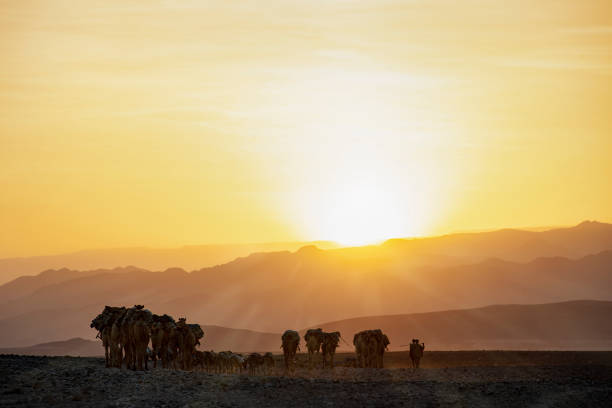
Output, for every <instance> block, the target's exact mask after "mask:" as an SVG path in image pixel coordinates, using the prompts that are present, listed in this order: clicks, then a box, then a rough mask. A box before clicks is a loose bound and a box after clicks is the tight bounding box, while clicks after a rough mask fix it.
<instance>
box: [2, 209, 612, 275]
mask: <svg viewBox="0 0 612 408" xmlns="http://www.w3.org/2000/svg"><path fill="white" fill-rule="evenodd" d="M588 222H594V223H604V224H609V223H612V222H603V221H601V220H594V219H593V220H592V219H589V220H582V221H580V222H578V223H576V224H568V225H547V226H503V227H498V228H485V229H465V230H457V231H448V232H441V233H439V234H431V235H416V236H397V237H387V238H384V239H382V240H378V241H372V242H364V243H362V244H356V245H342V244H341V243H339V242H336V241H331V240H325V239H315V240H309V241H269V242H208V243H185V244H178V245H177V246H146V245H134V246H118V247H94V248H86V247H83V248H77V249H74V250H71V251H67V252H55V253H41V254H31V255H21V256H14V257H12V256H9V257H0V259H18V258H30V257H47V256H55V255H70V254H78V253H85V252H96V251H122V250H136V249H142V250H175V249H189V248H201V247H232V246H244V247H250V246H253V247H256V246H266V245H278V246H282V245H287V246H292V245H296V244H298V245H304V246H307V245H315V246H318V247H319V245H317V244H327V245H328V246H329V247H330V248H359V247H365V246H372V245H374V246H376V245H381V244H383V243H384V242H386V241H388V240H394V239H427V238H438V237H443V236H447V235H455V234H476V233H480V232H494V231H501V230H517V231H532V232H542V231H550V230H554V229H563V228H572V227H576V226H578V225H580V224H583V223H588ZM298 249H299V248H298ZM118 266H119V265H118ZM135 266H137V265H135Z"/></svg>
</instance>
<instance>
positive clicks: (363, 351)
mask: <svg viewBox="0 0 612 408" xmlns="http://www.w3.org/2000/svg"><path fill="white" fill-rule="evenodd" d="M367 332H368V331H367V330H363V331H360V332H359V333H355V335H354V336H353V345H354V346H355V353H356V354H357V366H358V367H361V368H364V367H367V352H368V347H367Z"/></svg>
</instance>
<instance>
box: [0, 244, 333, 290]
mask: <svg viewBox="0 0 612 408" xmlns="http://www.w3.org/2000/svg"><path fill="white" fill-rule="evenodd" d="M305 245H316V246H318V247H320V248H323V249H329V248H336V247H337V246H338V245H337V244H335V243H333V242H330V241H314V242H272V243H260V244H214V245H190V246H183V247H180V248H111V249H95V250H87V251H79V252H74V253H69V254H60V255H45V256H32V257H21V258H5V259H0V284H3V283H6V282H9V281H10V280H12V279H15V278H17V277H19V276H24V275H35V274H37V273H39V272H40V271H44V270H47V269H63V268H65V269H77V270H93V269H114V268H116V267H126V266H130V265H138V267H139V268H143V269H148V270H152V271H161V270H165V269H168V268H173V267H181V268H183V269H185V270H194V269H200V268H203V267H205V266H214V265H219V264H223V263H226V262H229V261H231V260H233V259H236V258H238V257H240V256H247V255H249V254H251V253H253V252H273V251H295V250H297V249H299V248H301V247H303V246H305Z"/></svg>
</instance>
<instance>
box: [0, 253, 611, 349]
mask: <svg viewBox="0 0 612 408" xmlns="http://www.w3.org/2000/svg"><path fill="white" fill-rule="evenodd" d="M399 265H401V262H398V261H397V259H395V258H378V259H376V258H374V259H372V258H367V259H366V258H355V257H351V256H347V255H346V253H344V252H342V251H334V250H332V251H323V250H320V249H317V248H315V247H305V248H302V249H300V250H298V251H296V252H288V251H284V252H276V253H259V254H253V255H250V256H248V257H245V258H239V259H236V260H235V261H232V262H230V263H227V264H225V265H219V266H216V267H211V268H204V269H201V270H199V271H194V272H192V273H187V272H185V271H183V270H181V269H169V270H167V271H164V272H148V271H145V270H140V269H134V270H127V271H117V270H111V271H95V272H91V273H89V272H88V273H85V274H76V277H73V278H71V279H67V280H63V281H59V282H55V283H50V284H47V285H43V286H39V287H38V288H37V289H35V290H33V291H31V292H22V293H25V294H23V295H22V296H19V297H16V298H12V299H10V300H4V299H3V300H2V303H0V347H13V346H22V345H30V344H37V343H42V342H45V341H53V340H63V339H65V338H67V337H84V338H92V337H93V335H95V334H94V333H93V331H92V330H91V329H90V328H89V322H90V321H91V319H92V318H93V317H94V316H95V315H96V314H97V313H99V311H100V310H102V308H103V307H104V305H127V306H129V305H133V304H144V305H145V306H146V307H147V308H149V309H150V310H151V311H153V312H154V313H160V314H161V313H169V314H171V315H173V316H175V317H180V316H185V317H187V319H188V321H192V322H198V323H200V324H203V325H217V326H223V327H238V328H247V329H251V330H256V331H264V332H274V333H280V332H282V331H283V330H285V329H289V328H293V329H299V328H304V327H309V326H312V325H314V324H317V323H319V322H324V321H335V320H341V319H346V318H350V317H357V316H366V315H384V314H399V313H418V312H430V311H436V310H447V309H459V308H474V307H480V306H483V305H490V304H532V303H549V302H560V301H566V300H570V299H595V300H612V293H611V291H610V288H611V287H612V251H605V252H601V253H599V254H596V255H589V256H586V257H583V258H580V259H573V260H572V259H567V258H559V257H555V258H538V259H535V260H533V261H530V262H526V263H517V262H507V261H501V260H487V261H483V262H479V263H476V264H473V265H461V266H453V267H429V268H412V269H405V268H401V267H399ZM35 281H36V280H34V281H33V282H35ZM3 289H4V288H3V287H0V290H3Z"/></svg>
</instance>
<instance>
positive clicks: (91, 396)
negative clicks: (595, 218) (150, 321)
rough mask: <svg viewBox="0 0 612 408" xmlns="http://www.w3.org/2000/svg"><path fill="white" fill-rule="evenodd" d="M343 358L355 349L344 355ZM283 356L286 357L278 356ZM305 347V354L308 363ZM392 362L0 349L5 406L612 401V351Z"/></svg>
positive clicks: (0, 392) (441, 355)
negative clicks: (217, 359) (176, 366)
mask: <svg viewBox="0 0 612 408" xmlns="http://www.w3.org/2000/svg"><path fill="white" fill-rule="evenodd" d="M337 357H338V360H339V361H340V362H342V361H343V360H344V359H346V358H350V357H352V356H351V355H350V354H341V355H338V356H337ZM279 362H280V361H279ZM304 362H305V356H304V355H300V361H299V365H300V366H303V365H304ZM385 365H386V367H387V368H385V369H381V370H376V369H359V368H350V367H342V366H340V367H336V368H335V369H333V370H331V369H326V370H322V369H319V368H316V369H313V370H308V369H306V368H298V369H297V370H296V372H295V373H294V375H292V376H284V375H282V370H281V369H280V368H279V369H278V372H277V373H276V374H274V375H270V376H248V375H244V374H233V375H225V374H209V373H206V372H202V371H196V372H185V371H171V370H164V369H154V370H149V371H147V372H132V371H128V370H119V369H116V368H112V369H109V368H104V361H103V359H100V358H78V357H33V356H15V355H0V378H1V379H3V380H2V381H0V406H2V407H12V406H20V407H21V406H50V405H57V406H75V407H76V406H78V407H81V406H86V407H137V406H153V407H175V406H178V407H184V406H185V407H200V406H202V407H208V406H214V407H232V406H256V407H276V406H278V407H285V406H316V407H333V406H340V407H352V406H368V407H387V406H388V407H395V406H408V407H487V406H495V407H498V408H499V407H523V406H532V407H575V406H579V407H609V406H611V405H610V404H611V401H612V352H544V351H542V352H534V351H530V352H513V351H455V352H442V351H440V352H429V353H428V352H427V351H426V353H425V357H424V359H423V362H422V366H421V368H420V369H419V370H413V369H412V368H407V367H408V356H407V353H405V352H397V353H387V354H386V356H385Z"/></svg>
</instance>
